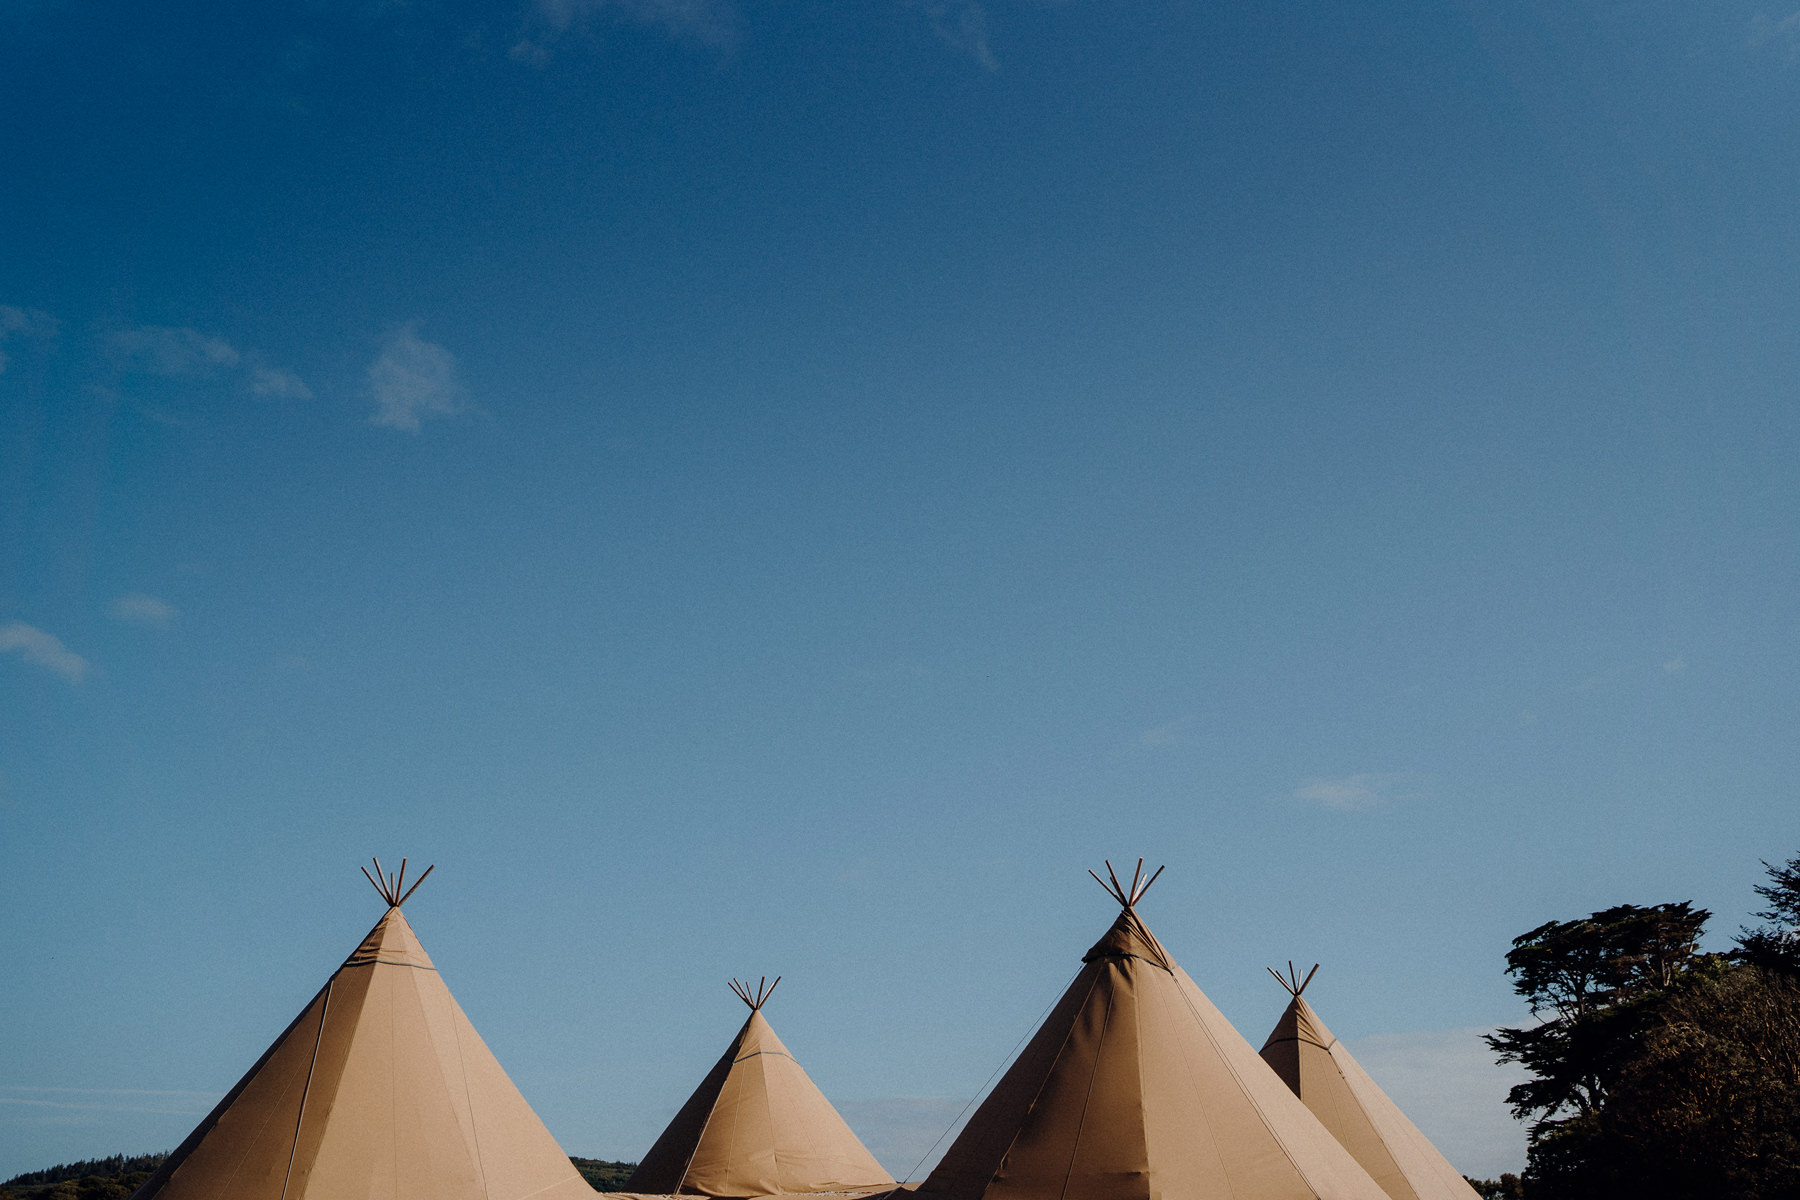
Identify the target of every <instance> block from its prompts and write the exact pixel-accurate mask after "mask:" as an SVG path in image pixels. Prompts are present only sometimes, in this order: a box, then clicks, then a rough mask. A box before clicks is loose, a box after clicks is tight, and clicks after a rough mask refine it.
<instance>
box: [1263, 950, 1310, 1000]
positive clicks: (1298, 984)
mask: <svg viewBox="0 0 1800 1200" xmlns="http://www.w3.org/2000/svg"><path fill="white" fill-rule="evenodd" d="M1263 969H1264V970H1265V971H1267V972H1268V973H1269V974H1271V975H1273V976H1274V977H1275V982H1276V983H1279V984H1280V985H1281V986H1282V987H1284V988H1286V989H1287V993H1288V995H1290V996H1292V997H1293V998H1294V999H1296V1000H1298V999H1299V998H1300V993H1301V992H1304V991H1305V990H1306V985H1307V984H1309V983H1311V982H1312V977H1313V976H1314V975H1317V974H1318V973H1319V964H1318V963H1314V964H1313V965H1312V970H1310V971H1308V972H1307V973H1306V978H1305V979H1302V978H1300V973H1299V972H1298V971H1296V970H1294V960H1293V959H1291V958H1290V959H1288V973H1287V975H1286V976H1285V977H1283V975H1282V974H1281V972H1280V971H1277V970H1276V969H1275V968H1274V967H1264V968H1263Z"/></svg>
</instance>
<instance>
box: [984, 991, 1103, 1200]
mask: <svg viewBox="0 0 1800 1200" xmlns="http://www.w3.org/2000/svg"><path fill="white" fill-rule="evenodd" d="M1099 983H1100V980H1099V978H1098V977H1096V978H1095V979H1094V981H1093V982H1092V983H1090V984H1088V990H1087V996H1083V997H1082V998H1081V1005H1082V1006H1083V1007H1085V1006H1086V1004H1087V1002H1088V996H1092V995H1093V994H1094V988H1095V987H1097V986H1098V985H1099ZM1075 1011H1076V1012H1080V1011H1081V1008H1080V1007H1078V1008H1077V1009H1076V1010H1075ZM1074 1033H1075V1026H1074V1025H1073V1023H1071V1024H1070V1026H1069V1032H1068V1033H1065V1034H1063V1040H1062V1045H1060V1046H1058V1047H1057V1049H1056V1054H1055V1056H1054V1057H1052V1058H1051V1060H1050V1070H1048V1071H1046V1072H1045V1073H1044V1081H1043V1082H1042V1083H1040V1084H1038V1090H1037V1091H1035V1092H1033V1093H1032V1095H1031V1103H1030V1104H1027V1105H1026V1106H1025V1112H1024V1115H1023V1118H1022V1119H1021V1120H1020V1121H1019V1127H1018V1128H1017V1129H1015V1130H1014V1131H1013V1135H1012V1138H1011V1139H1010V1140H1009V1141H1008V1142H1007V1143H1006V1149H1004V1150H1002V1151H1001V1152H1000V1160H999V1161H998V1162H996V1163H995V1164H994V1169H993V1170H992V1171H990V1172H989V1173H988V1177H987V1179H986V1181H985V1182H983V1183H982V1185H981V1191H980V1192H978V1193H976V1194H977V1195H985V1194H986V1193H987V1190H988V1189H989V1188H990V1187H992V1186H994V1180H996V1179H998V1178H999V1177H1000V1168H1001V1167H1004V1166H1005V1165H1006V1159H1007V1156H1008V1155H1010V1154H1011V1153H1012V1148H1013V1146H1014V1145H1015V1144H1016V1143H1017V1142H1018V1140H1019V1136H1020V1135H1021V1134H1023V1133H1024V1132H1025V1123H1026V1121H1028V1120H1030V1118H1031V1114H1032V1112H1033V1111H1035V1110H1036V1108H1037V1106H1038V1101H1039V1100H1040V1099H1042V1098H1043V1095H1044V1089H1045V1088H1047V1087H1049V1086H1050V1076H1051V1075H1053V1074H1055V1073H1056V1063H1057V1060H1058V1059H1060V1058H1062V1056H1063V1051H1065V1050H1067V1049H1068V1048H1069V1038H1070V1037H1072V1036H1074ZM1000 1082H1002V1083H1005V1082H1006V1080H1005V1079H1004V1078H1002V1079H1001V1081H1000ZM977 1115H979V1113H978V1114H977Z"/></svg>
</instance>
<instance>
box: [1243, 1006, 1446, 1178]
mask: <svg viewBox="0 0 1800 1200" xmlns="http://www.w3.org/2000/svg"><path fill="white" fill-rule="evenodd" d="M1277 978H1280V976H1279V975H1277ZM1284 986H1287V985H1284ZM1289 990H1290V991H1291V992H1293V999H1292V1000H1291V1001H1290V1002H1289V1004H1288V1007H1287V1011H1286V1012H1284V1013H1282V1014H1281V1019H1280V1020H1279V1021H1277V1022H1276V1023H1275V1028H1274V1030H1273V1031H1272V1032H1270V1034H1269V1038H1268V1041H1267V1042H1265V1043H1264V1044H1263V1048H1262V1057H1263V1060H1264V1061H1265V1062H1267V1063H1268V1064H1269V1065H1270V1066H1271V1067H1273V1068H1274V1069H1275V1073H1276V1074H1277V1075H1278V1076H1280V1077H1281V1080H1282V1082H1284V1083H1286V1084H1287V1086H1288V1087H1289V1088H1290V1089H1291V1090H1292V1091H1293V1093H1294V1095H1296V1096H1298V1097H1299V1098H1300V1100H1301V1101H1302V1102H1303V1103H1304V1104H1305V1105H1306V1107H1307V1108H1309V1109H1311V1110H1312V1112H1313V1114H1314V1115H1315V1116H1317V1117H1318V1118H1319V1121H1320V1122H1321V1123H1322V1124H1323V1125H1324V1126H1325V1128H1326V1129H1328V1130H1330V1131H1331V1133H1332V1136H1334V1137H1336V1138H1337V1140H1338V1142H1339V1144H1340V1145H1342V1146H1343V1147H1344V1149H1346V1150H1348V1151H1349V1152H1350V1153H1351V1155H1352V1156H1353V1157H1354V1158H1355V1159H1356V1161H1357V1162H1359V1163H1361V1164H1362V1166H1363V1169H1364V1170H1366V1171H1368V1173H1369V1174H1370V1175H1371V1176H1373V1177H1374V1179H1375V1182H1376V1183H1378V1184H1380V1185H1381V1187H1382V1189H1383V1190H1384V1191H1385V1192H1386V1193H1387V1195H1388V1196H1389V1197H1391V1200H1476V1195H1477V1193H1476V1191H1475V1189H1474V1188H1472V1187H1470V1186H1469V1183H1468V1181H1467V1180H1465V1179H1464V1178H1463V1177H1462V1175H1461V1174H1460V1173H1459V1172H1458V1171H1457V1170H1456V1168H1455V1167H1453V1166H1451V1165H1450V1162H1449V1160H1447V1159H1446V1158H1445V1157H1444V1156H1443V1155H1442V1154H1441V1153H1439V1152H1438V1149H1437V1147H1436V1146H1433V1145H1432V1144H1431V1142H1430V1140H1429V1139H1427V1138H1426V1137H1425V1135H1424V1134H1423V1133H1420V1132H1419V1129H1418V1127H1417V1126H1416V1125H1414V1124H1413V1123H1412V1122H1411V1121H1409V1120H1408V1119H1407V1118H1406V1114H1404V1113H1402V1112H1401V1111H1400V1107H1399V1106H1398V1105H1396V1104H1395V1103H1394V1102H1393V1101H1392V1100H1391V1099H1389V1098H1388V1096H1387V1093H1385V1092H1383V1091H1382V1090H1381V1088H1380V1087H1379V1086H1377V1085H1376V1083H1375V1081H1374V1080H1373V1079H1371V1078H1370V1077H1369V1074H1368V1072H1366V1071H1364V1070H1363V1069H1362V1066H1361V1064H1359V1063H1358V1062H1357V1061H1356V1060H1355V1059H1354V1058H1352V1057H1351V1056H1350V1052H1349V1051H1348V1050H1346V1049H1345V1048H1344V1045H1343V1043H1342V1042H1340V1041H1338V1040H1337V1038H1335V1037H1333V1036H1332V1034H1331V1030H1329V1029H1327V1028H1326V1027H1325V1023H1324V1022H1323V1021H1321V1020H1320V1019H1319V1015H1318V1014H1317V1013H1315V1012H1314V1011H1313V1010H1312V1006H1311V1005H1309V1004H1308V1003H1307V1002H1306V1001H1305V1000H1304V999H1303V998H1302V997H1301V996H1300V995H1299V992H1298V991H1297V990H1295V989H1294V988H1293V987H1292V986H1289Z"/></svg>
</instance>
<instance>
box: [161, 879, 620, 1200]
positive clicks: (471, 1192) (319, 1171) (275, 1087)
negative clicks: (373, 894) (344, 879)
mask: <svg viewBox="0 0 1800 1200" xmlns="http://www.w3.org/2000/svg"><path fill="white" fill-rule="evenodd" d="M375 870H376V874H375V875H373V876H370V882H371V883H374V884H375V888H376V890H377V891H379V892H380V893H381V896H382V899H384V900H386V901H387V904H388V908H387V912H386V913H385V914H383V916H382V918H381V920H379V921H377V922H376V923H375V928H373V929H371V930H370V931H369V933H368V936H367V937H365V938H363V940H362V944H361V945H359V946H358V947H357V948H356V951H355V953H353V954H351V955H350V957H349V958H348V959H346V960H345V961H344V965H343V966H341V967H339V968H338V969H337V971H336V973H334V974H333V975H332V976H331V978H330V979H328V980H327V981H326V983H325V986H324V988H323V989H322V990H321V991H320V992H319V994H318V995H316V996H314V997H313V999H312V1002H311V1003H310V1004H308V1005H307V1006H306V1008H305V1009H304V1010H302V1011H301V1013H300V1015H299V1016H298V1017H296V1018H294V1023H293V1024H291V1025H289V1026H288V1027H287V1030H286V1031H285V1032H284V1033H282V1035H281V1036H280V1037H278V1038H276V1039H275V1044H274V1045H272V1046H270V1047H269V1048H268V1050H267V1051H265V1052H264V1054H263V1056H262V1057H261V1058H260V1059H258V1060H257V1062H256V1065H255V1066H253V1067H251V1068H250V1072H249V1074H247V1075H245V1076H244V1077H243V1079H241V1080H239V1081H238V1085H237V1086H236V1087H234V1088H232V1089H231V1091H230V1092H228V1093H226V1095H225V1098H224V1099H223V1100H221V1101H220V1102H219V1105H218V1107H217V1108H215V1109H213V1111H212V1112H211V1114H209V1115H208V1116H207V1118H206V1119H205V1120H204V1121H202V1122H200V1125H199V1128H197V1129H195V1130H194V1132H193V1133H191V1134H189V1135H188V1138H187V1140H186V1141H185V1142H183V1143H182V1144H181V1145H180V1146H179V1147H178V1148H177V1149H176V1150H175V1152H174V1153H173V1154H171V1155H170V1156H169V1157H168V1159H167V1161H165V1162H164V1163H163V1165H162V1167H161V1169H159V1170H158V1171H157V1172H156V1173H155V1174H154V1175H152V1176H151V1177H150V1179H149V1180H148V1181H147V1182H146V1183H145V1184H144V1186H143V1187H141V1188H139V1189H138V1191H137V1193H136V1194H135V1196H134V1197H133V1200H153V1198H154V1200H344V1198H346V1197H352V1196H353V1197H356V1198H357V1200H525V1197H531V1198H532V1200H583V1198H584V1197H585V1198H586V1200H592V1198H593V1189H591V1188H590V1187H589V1186H588V1185H587V1183H586V1182H585V1181H584V1180H583V1179H582V1178H581V1176H580V1175H579V1174H577V1173H576V1171H575V1168H574V1166H573V1165H572V1164H571V1163H570V1162H569V1159H568V1157H567V1156H566V1155H564V1154H563V1152H562V1150H561V1149H559V1148H558V1147H557V1144H556V1139H555V1138H553V1137H551V1136H550V1131H549V1130H547V1129H545V1128H544V1125H543V1122H542V1121H540V1120H538V1117H537V1114H536V1113H534V1112H532V1111H531V1107H530V1106H529V1105H527V1104H526V1103H525V1099H524V1097H522V1096H521V1095H519V1092H518V1089H517V1088H515V1087H514V1086H513V1084H512V1080H510V1079H508V1078H507V1077H506V1072H505V1071H503V1070H501V1069H500V1064H499V1063H498V1062H496V1061H495V1060H494V1056H493V1054H492V1053H490V1052H489V1050H488V1048H487V1046H486V1045H485V1044H484V1043H483V1042H482V1040H481V1036H480V1035H479V1034H477V1033H476V1032H475V1028H474V1026H472V1025H470V1024H469V1019H468V1018H467V1017H465V1016H464V1015H463V1011H462V1009H461V1008H459V1007H457V1003H456V1001H455V999H453V998H452V997H451V995H450V990H449V989H448V988H446V987H445V986H444V981H443V980H442V979H440V978H439V977H438V973H437V969H436V968H435V967H433V966H432V965H431V959H430V958H429V957H427V956H426V954H425V949H424V947H423V946H421V945H419V939H418V938H417V937H415V936H414V935H413V931H412V927H411V926H410V925H408V924H407V921H406V918H405V917H403V916H401V915H400V906H401V904H403V903H404V902H405V901H406V899H407V897H409V896H411V895H412V892H413V890H414V889H417V887H418V886H419V884H420V883H423V882H424V881H425V875H429V874H431V868H429V867H428V868H426V870H425V875H421V876H419V879H418V882H417V883H414V884H413V887H412V888H411V889H408V890H406V891H405V892H402V891H401V888H402V887H404V886H405V883H406V860H405V859H402V860H401V863H400V872H399V874H397V875H385V874H382V872H381V864H380V862H379V861H378V862H376V864H375ZM363 873H364V874H368V869H367V868H366V867H365V868H364V869H363Z"/></svg>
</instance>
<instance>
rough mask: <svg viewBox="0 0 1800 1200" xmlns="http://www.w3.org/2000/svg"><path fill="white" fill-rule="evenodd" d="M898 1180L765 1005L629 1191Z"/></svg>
mask: <svg viewBox="0 0 1800 1200" xmlns="http://www.w3.org/2000/svg"><path fill="white" fill-rule="evenodd" d="M893 1184H894V1180H893V1177H892V1176H891V1175H889V1174H888V1173H887V1171H885V1170H884V1169H883V1168H882V1166H881V1164H880V1163H878V1162H876V1161H875V1158H874V1156H873V1155H871V1154H870V1153H869V1152H868V1150H867V1149H866V1148H864V1146H863V1144H862V1142H861V1141H859V1140H858V1139H857V1136H856V1134H854V1133H852V1132H851V1130H850V1127H849V1126H848V1125H846V1124H845V1123H844V1119H843V1117H841V1116H839V1115H838V1111H837V1110H836V1109H835V1108H833V1107H832V1106H831V1102H830V1101H829V1100H827V1099H825V1095H824V1093H822V1092H821V1091H819V1089H818V1086H817V1085H816V1084H814V1083H813V1081H812V1079H811V1078H809V1077H808V1076H807V1074H806V1072H805V1070H803V1069H802V1068H801V1066H800V1064H799V1063H798V1062H797V1061H795V1059H794V1056H793V1055H792V1054H790V1053H788V1048H787V1047H786V1046H785V1045H783V1044H782V1041H781V1039H780V1038H779V1037H777V1036H776V1035H775V1031H774V1029H772V1028H770V1026H769V1022H768V1021H767V1020H766V1019H765V1018H764V1017H763V1015H762V1010H761V1008H760V1006H758V1007H754V1008H752V1009H751V1012H750V1016H749V1019H748V1020H746V1021H745V1022H744V1025H743V1028H742V1029H740V1030H738V1034H737V1036H736V1037H735V1038H733V1039H732V1041H731V1045H730V1046H729V1047H728V1048H727V1049H726V1051H725V1053H724V1055H723V1056H722V1057H721V1058H720V1059H719V1061H718V1062H717V1063H716V1064H714V1066H713V1068H712V1070H710V1071H708V1072H707V1074H706V1077H705V1079H703V1080H701V1082H700V1086H699V1087H697V1088H695V1089H694V1093H693V1095H691V1096H689V1097H688V1100H687V1103H686V1104H683V1105H682V1106H681V1110H680V1111H679V1112H677V1113H676V1114H675V1119H674V1120H672V1121H670V1122H669V1126H668V1128H667V1129H665V1130H663V1133H662V1136H661V1137H659V1138H657V1139H656V1144H655V1145H653V1146H652V1147H651V1148H650V1152H649V1153H648V1154H646V1155H644V1160H643V1162H642V1163H640V1164H639V1165H638V1169H637V1171H636V1172H635V1173H634V1174H633V1175H632V1177H631V1178H630V1180H628V1181H627V1183H626V1190H628V1191H631V1192H639V1193H651V1194H658V1195H674V1194H677V1193H685V1194H691V1195H702V1196H718V1197H742V1196H771V1195H780V1194H785V1193H797V1192H839V1191H858V1190H864V1189H870V1188H883V1187H892V1186H893Z"/></svg>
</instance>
